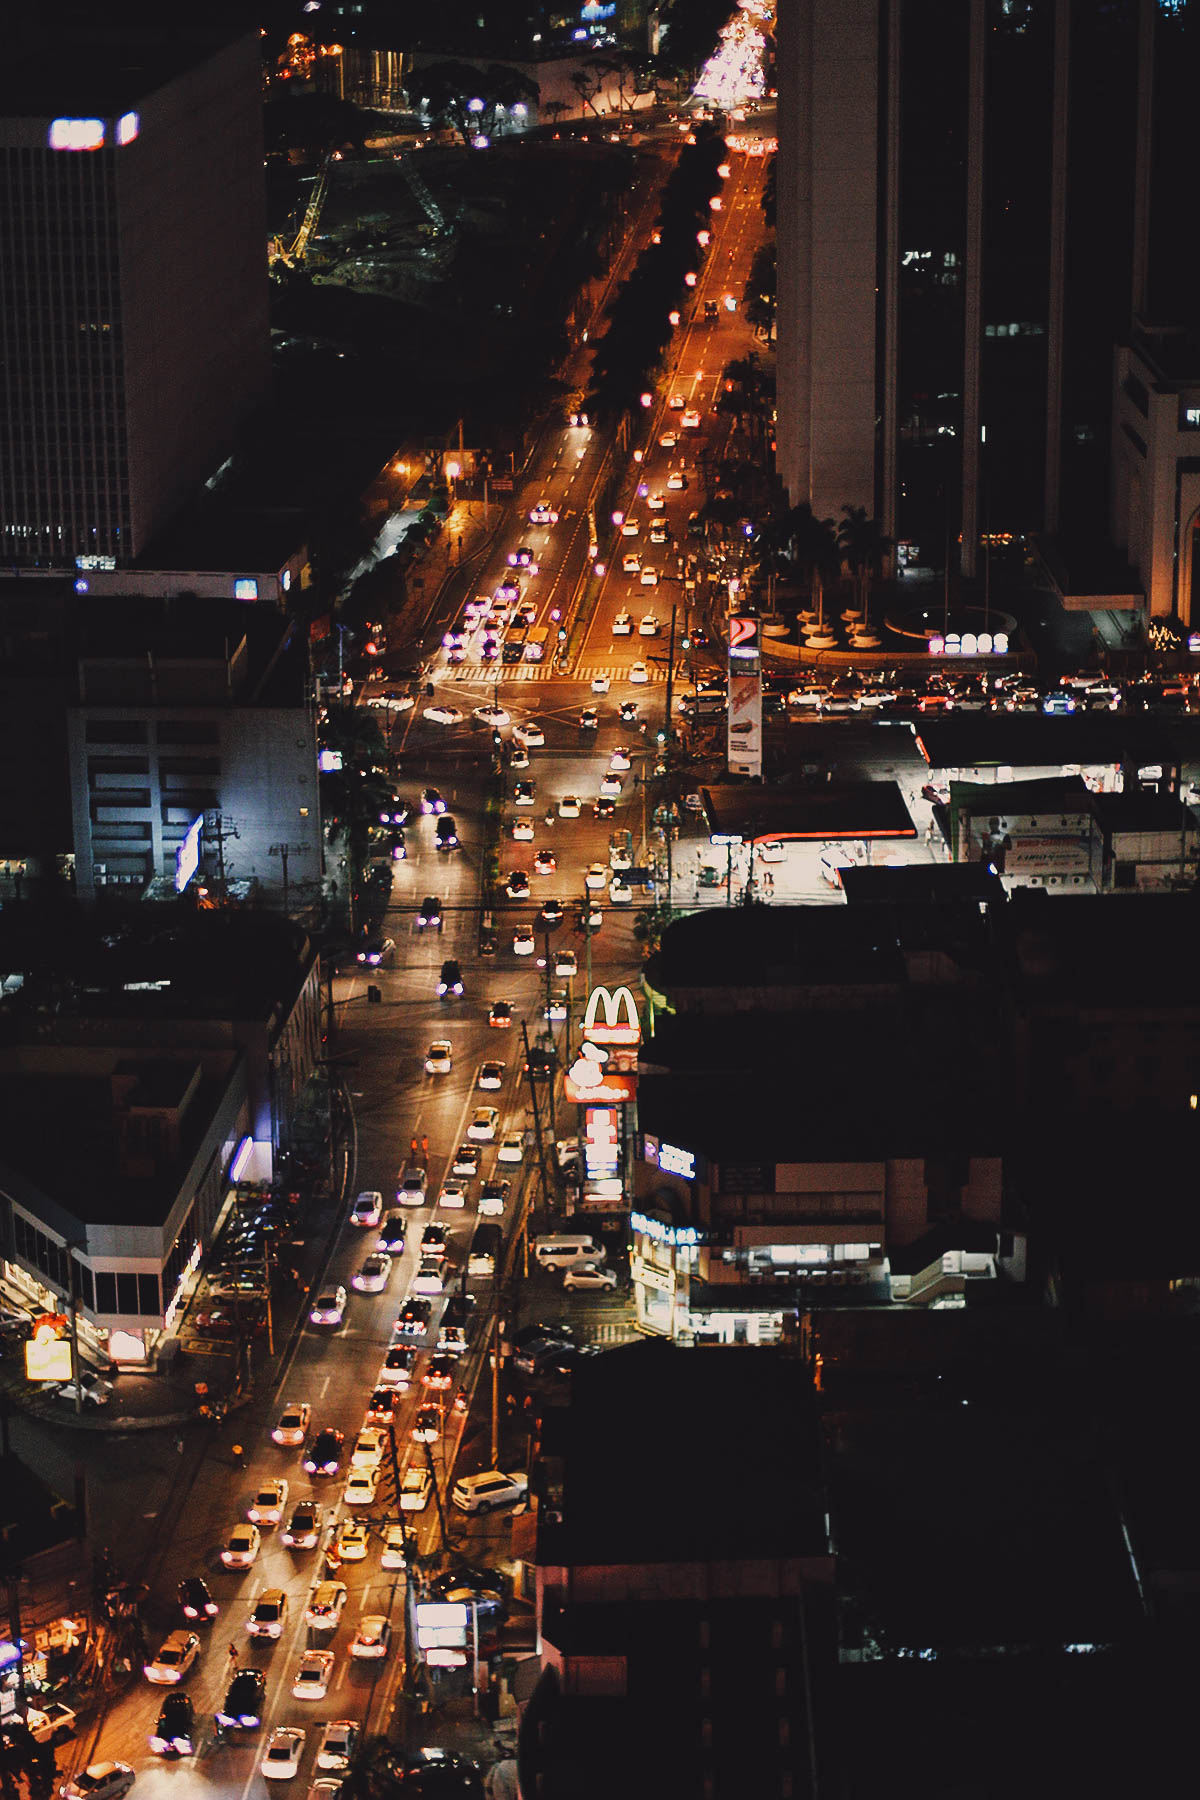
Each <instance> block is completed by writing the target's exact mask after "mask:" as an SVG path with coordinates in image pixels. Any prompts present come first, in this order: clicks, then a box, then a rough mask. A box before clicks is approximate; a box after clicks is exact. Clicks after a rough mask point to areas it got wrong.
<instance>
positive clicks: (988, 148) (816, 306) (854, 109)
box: [776, 0, 1196, 577]
mask: <svg viewBox="0 0 1200 1800" xmlns="http://www.w3.org/2000/svg"><path fill="white" fill-rule="evenodd" d="M1195 38H1196V33H1195V32H1194V31H1193V32H1190V33H1189V30H1188V27H1187V21H1186V19H1185V18H1184V17H1183V15H1182V12H1181V9H1178V8H1167V7H1161V6H1159V5H1158V4H1156V0H1113V4H1111V5H1108V6H1105V7H1096V6H1094V5H1091V4H1090V3H1088V0H780V4H779V10H778V19H777V53H778V54H777V65H776V67H777V76H776V79H777V87H778V92H779V161H778V172H777V181H778V189H777V192H778V217H777V234H776V242H777V253H778V323H777V335H778V393H779V428H778V446H779V449H778V467H779V472H780V476H781V478H782V480H783V483H784V485H785V487H786V489H787V492H788V495H789V498H790V500H791V501H792V503H793V504H796V503H800V502H805V501H807V502H808V503H809V504H811V506H812V507H813V510H814V511H815V512H816V513H817V514H818V516H826V515H830V516H833V517H835V518H836V517H838V516H839V514H840V510H841V508H842V506H843V505H855V506H864V507H866V509H867V511H868V512H869V513H870V514H872V515H873V516H874V517H875V518H876V519H877V520H878V521H879V524H880V526H881V528H882V530H883V531H885V532H886V533H887V534H888V535H889V536H890V537H892V538H893V539H895V540H897V541H901V542H907V543H911V544H912V545H913V546H914V547H915V548H916V551H917V552H918V554H919V560H920V561H922V562H925V563H935V564H940V562H941V561H942V559H943V557H947V558H948V559H949V561H950V563H951V566H954V567H958V568H961V571H962V573H963V574H964V575H966V576H968V577H970V576H971V575H973V574H974V573H975V572H976V565H977V561H978V558H979V546H980V543H981V540H982V539H983V538H984V537H985V536H986V535H988V534H992V535H993V536H994V535H995V534H998V533H1011V534H1013V535H1014V536H1029V535H1033V534H1038V533H1045V534H1049V535H1051V536H1057V537H1059V538H1060V539H1062V540H1063V541H1070V540H1071V539H1072V538H1074V540H1075V541H1076V542H1080V541H1082V540H1084V539H1085V538H1090V539H1091V540H1092V541H1093V542H1094V541H1096V539H1097V538H1100V539H1102V538H1103V537H1104V535H1105V531H1106V523H1107V518H1106V515H1107V504H1108V488H1109V476H1108V461H1109V449H1110V429H1109V422H1110V415H1111V410H1112V408H1111V400H1112V383H1111V371H1112V362H1113V353H1114V347H1115V346H1116V344H1117V343H1118V342H1120V341H1122V339H1128V337H1129V335H1130V333H1131V332H1132V333H1134V334H1135V335H1136V333H1137V331H1138V329H1139V325H1140V324H1141V323H1144V322H1145V321H1146V319H1147V317H1148V316H1149V317H1150V318H1154V319H1155V320H1156V323H1157V324H1158V325H1160V326H1161V325H1162V324H1163V323H1164V322H1166V323H1169V324H1172V325H1178V324H1180V323H1186V321H1181V320H1180V319H1179V318H1178V316H1177V302H1178V296H1179V295H1180V294H1181V293H1184V294H1186V292H1187V289H1188V281H1187V280H1186V279H1183V278H1182V276H1181V270H1180V258H1181V257H1183V258H1184V259H1185V260H1186V257H1187V256H1188V255H1190V256H1191V258H1192V261H1195V260H1196V257H1195V253H1194V252H1192V251H1190V250H1189V248H1188V240H1189V235H1190V234H1188V233H1187V232H1186V231H1185V230H1183V229H1181V227H1180V218H1181V216H1182V215H1181V213H1180V202H1181V201H1182V199H1183V195H1184V192H1185V191H1186V186H1185V184H1186V182H1187V179H1188V173H1189V165H1188V163H1187V159H1186V157H1184V156H1182V155H1181V146H1180V144H1179V143H1178V142H1177V141H1176V139H1178V137H1179V135H1180V132H1181V130H1182V114H1181V109H1180V107H1179V106H1178V105H1177V104H1175V103H1173V102H1171V101H1167V102H1166V103H1162V102H1157V101H1156V89H1159V88H1162V87H1163V83H1164V71H1169V70H1170V69H1171V68H1172V67H1173V66H1175V65H1178V64H1179V63H1180V61H1181V58H1183V57H1185V55H1187V54H1194V52H1195ZM1189 46H1190V48H1189ZM1166 79H1168V80H1169V76H1167V77H1166ZM1178 85H1179V83H1178V81H1177V82H1176V86H1178ZM1164 91H1165V90H1164ZM1172 133H1174V137H1173V136H1172ZM1173 193H1174V195H1175V201H1174V203H1173V202H1172V198H1171V196H1172V194H1173ZM1189 267H1190V265H1189ZM1183 274H1184V275H1186V270H1185V271H1183ZM1156 295H1157V296H1159V298H1158V299H1156V298H1155V296H1156ZM1163 296H1168V297H1170V296H1174V299H1173V300H1171V299H1169V298H1168V302H1167V303H1168V304H1170V305H1171V306H1173V307H1175V308H1176V312H1173V314H1172V317H1171V318H1170V319H1169V320H1166V321H1164V319H1163V318H1162V316H1161V315H1162V307H1163V304H1164V301H1163V298H1162V297H1163Z"/></svg>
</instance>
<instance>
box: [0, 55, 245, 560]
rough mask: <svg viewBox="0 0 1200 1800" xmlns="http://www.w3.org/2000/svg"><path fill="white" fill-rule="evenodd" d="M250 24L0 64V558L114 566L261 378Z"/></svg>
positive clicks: (155, 528) (174, 501)
mask: <svg viewBox="0 0 1200 1800" xmlns="http://www.w3.org/2000/svg"><path fill="white" fill-rule="evenodd" d="M261 116H262V113H261V86H260V73H259V55H258V42H257V37H256V36H255V35H252V34H245V33H240V32H237V33H234V32H224V33H221V32H213V31H209V32H204V31H199V30H192V29H188V28H180V27H178V26H176V25H174V24H173V25H172V26H171V29H170V30H169V31H166V30H160V31H157V32H147V31H144V30H136V31H124V32H122V33H121V34H120V36H119V37H118V36H117V35H116V34H115V33H111V32H109V33H105V32H104V31H100V30H98V31H89V32H82V31H79V30H69V31H66V32H65V33H63V34H62V35H61V36H59V37H58V38H57V39H55V40H54V41H53V42H52V43H50V44H49V45H43V46H42V47H40V48H36V49H35V48H34V47H32V46H30V47H29V48H28V49H27V50H26V51H25V52H24V54H18V55H16V56H12V57H10V58H9V59H8V60H7V61H6V62H5V64H4V66H3V70H2V71H0V563H3V564H7V565H9V566H11V567H14V568H24V569H32V568H70V567H72V566H83V567H89V566H93V567H101V568H104V567H113V566H120V565H124V564H128V563H130V562H131V561H133V559H134V558H135V557H137V556H138V555H139V554H140V553H141V552H142V551H143V549H144V548H145V546H146V544H147V543H148V541H149V540H150V539H151V538H152V537H153V536H154V535H155V534H156V533H157V532H159V531H160V530H161V529H162V528H163V527H164V526H165V525H166V524H167V523H168V522H169V521H170V520H171V518H172V517H173V515H174V514H175V513H176V512H177V511H178V509H179V508H180V507H181V505H182V504H183V503H184V502H185V501H186V500H187V499H188V497H189V496H190V495H191V494H192V493H193V492H194V491H195V489H196V488H197V487H198V486H199V485H200V484H201V483H202V482H204V481H205V480H206V479H207V478H209V477H210V476H211V475H212V474H213V473H214V472H215V471H216V470H217V469H218V468H219V467H220V465H221V464H222V462H223V461H224V460H225V459H226V458H227V457H228V456H229V454H230V453H231V451H232V450H233V448H234V443H235V438H236V434H237V430H238V426H239V424H240V423H241V421H242V420H243V419H244V417H245V416H246V414H247V412H248V410H249V409H250V408H251V407H252V406H253V405H254V404H255V403H256V402H257V401H258V399H259V398H260V397H261V395H262V393H263V391H264V389H265V386H266V383H267V380H268V378H269V373H270V360H269V359H270V342H269V327H268V317H267V264H266V242H267V234H266V208H265V195H264V185H263V154H262V124H261Z"/></svg>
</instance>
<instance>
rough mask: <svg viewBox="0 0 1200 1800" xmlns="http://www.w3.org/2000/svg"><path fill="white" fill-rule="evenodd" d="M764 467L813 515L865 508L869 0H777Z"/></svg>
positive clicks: (870, 367)
mask: <svg viewBox="0 0 1200 1800" xmlns="http://www.w3.org/2000/svg"><path fill="white" fill-rule="evenodd" d="M777 32H778V60H777V83H778V89H779V154H778V163H777V181H778V208H777V219H778V223H777V229H776V253H777V261H778V278H777V279H778V306H777V324H776V335H777V354H778V378H777V391H778V396H779V420H778V446H779V447H778V452H777V458H776V462H777V467H778V469H779V473H780V476H781V479H782V481H783V484H784V486H785V488H786V489H787V493H788V498H789V500H790V501H791V503H792V504H793V505H799V504H802V503H804V502H807V503H808V504H810V505H811V506H812V508H813V511H814V512H815V513H816V514H817V516H818V517H819V518H823V517H826V516H831V517H834V518H837V517H839V516H840V513H841V508H842V507H843V506H844V505H854V506H863V507H865V508H866V510H867V512H868V513H869V514H872V515H873V514H874V513H875V511H876V494H875V438H876V423H875V419H876V398H875V320H876V306H877V295H876V289H877V281H878V273H877V257H876V186H877V176H876V160H877V154H878V145H877V131H878V127H877V110H878V109H877V59H878V54H879V23H878V3H877V0H781V4H780V7H779V11H778V19H777Z"/></svg>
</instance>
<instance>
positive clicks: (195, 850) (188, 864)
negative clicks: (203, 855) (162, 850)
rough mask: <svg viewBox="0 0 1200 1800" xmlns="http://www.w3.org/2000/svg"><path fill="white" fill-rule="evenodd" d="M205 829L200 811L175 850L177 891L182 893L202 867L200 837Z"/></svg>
mask: <svg viewBox="0 0 1200 1800" xmlns="http://www.w3.org/2000/svg"><path fill="white" fill-rule="evenodd" d="M203 831H204V814H203V813H198V814H197V815H196V817H195V818H194V819H193V820H192V822H191V824H190V825H189V826H188V828H187V836H186V837H185V838H184V840H183V842H182V844H180V846H179V848H178V850H176V852H175V892H176V893H177V894H182V892H183V890H184V888H185V887H186V886H187V884H188V882H189V881H190V880H191V879H192V876H193V875H194V874H195V873H196V870H197V869H198V868H199V867H200V838H201V835H202V833H203Z"/></svg>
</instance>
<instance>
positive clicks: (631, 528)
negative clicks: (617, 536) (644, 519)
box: [621, 519, 641, 537]
mask: <svg viewBox="0 0 1200 1800" xmlns="http://www.w3.org/2000/svg"><path fill="white" fill-rule="evenodd" d="M640 530H641V526H640V525H639V524H638V522H637V520H636V519H625V520H623V521H622V524H621V536H622V537H636V536H637V534H638V532H639V531H640Z"/></svg>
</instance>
